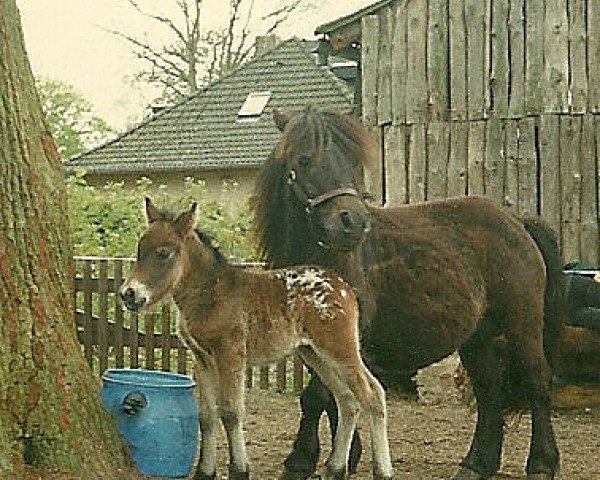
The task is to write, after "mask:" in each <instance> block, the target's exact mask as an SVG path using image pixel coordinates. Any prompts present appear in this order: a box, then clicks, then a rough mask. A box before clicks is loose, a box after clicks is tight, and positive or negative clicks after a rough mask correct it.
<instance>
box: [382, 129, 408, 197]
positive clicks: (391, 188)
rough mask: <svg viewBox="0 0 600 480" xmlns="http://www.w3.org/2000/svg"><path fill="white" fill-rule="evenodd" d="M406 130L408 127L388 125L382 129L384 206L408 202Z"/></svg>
mask: <svg viewBox="0 0 600 480" xmlns="http://www.w3.org/2000/svg"><path fill="white" fill-rule="evenodd" d="M407 128H410V127H405V126H404V125H390V126H387V127H385V128H384V133H383V141H384V155H385V164H384V169H385V205H389V206H391V205H402V204H404V203H407V202H408V195H407V192H408V178H407V169H406V165H407V163H406V162H407V159H406V134H405V131H406V129H407Z"/></svg>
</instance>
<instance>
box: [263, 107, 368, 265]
mask: <svg viewBox="0 0 600 480" xmlns="http://www.w3.org/2000/svg"><path fill="white" fill-rule="evenodd" d="M329 144H335V145H336V147H337V148H338V149H339V151H340V152H342V154H341V155H340V161H344V162H347V164H348V168H356V167H360V166H362V167H365V166H366V165H367V164H368V163H370V162H372V161H373V160H372V159H374V155H373V153H374V145H373V142H372V139H371V137H370V135H369V134H368V132H367V131H366V130H365V129H364V127H363V126H362V124H361V123H360V121H359V120H358V119H357V118H356V117H353V116H351V115H348V114H343V113H338V112H331V111H319V110H317V109H316V108H314V107H312V106H308V107H306V108H305V109H303V110H302V111H301V112H299V113H297V114H295V115H293V116H292V117H291V118H290V120H289V122H288V125H287V126H286V127H285V129H284V130H283V132H282V134H281V137H280V139H279V141H278V143H277V145H276V146H275V148H274V149H273V151H272V152H271V155H270V156H269V158H268V159H267V161H266V162H265V163H264V165H263V166H262V168H261V170H260V172H259V174H258V177H257V181H256V185H255V190H254V198H253V202H252V208H253V210H254V227H255V236H256V240H257V245H258V251H259V255H260V256H261V258H262V259H263V260H265V261H267V262H269V263H271V264H274V265H278V266H279V264H282V263H285V262H286V256H287V254H289V252H287V253H286V249H287V248H288V241H287V240H288V239H289V238H290V236H293V235H294V234H295V233H297V232H290V231H285V230H284V225H287V226H290V225H292V226H293V228H296V229H297V231H298V232H302V231H303V232H304V233H306V231H307V229H306V228H305V227H306V218H305V216H304V214H303V211H302V208H301V207H300V206H299V204H298V203H297V201H295V199H291V198H288V192H289V189H288V188H287V186H286V182H287V174H288V170H289V167H290V166H289V165H287V164H286V162H287V161H288V159H289V158H292V157H294V154H295V153H299V152H311V153H312V154H313V155H315V156H317V157H318V156H319V155H320V153H321V152H322V151H323V150H324V149H325V148H327V146H328V145H329ZM356 188H357V189H359V190H362V189H364V184H363V178H362V177H361V178H357V183H356ZM292 217H293V218H292Z"/></svg>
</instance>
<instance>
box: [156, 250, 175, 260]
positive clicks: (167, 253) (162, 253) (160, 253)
mask: <svg viewBox="0 0 600 480" xmlns="http://www.w3.org/2000/svg"><path fill="white" fill-rule="evenodd" d="M172 255H173V250H172V249H170V248H168V247H161V248H157V249H156V256H157V258H158V259H159V260H168V259H169V258H171V256H172Z"/></svg>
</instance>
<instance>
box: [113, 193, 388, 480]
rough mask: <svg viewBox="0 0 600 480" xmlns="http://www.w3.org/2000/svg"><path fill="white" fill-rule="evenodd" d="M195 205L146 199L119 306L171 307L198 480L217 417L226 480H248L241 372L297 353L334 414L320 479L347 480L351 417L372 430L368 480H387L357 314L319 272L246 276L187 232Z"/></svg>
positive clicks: (381, 411) (209, 469)
mask: <svg viewBox="0 0 600 480" xmlns="http://www.w3.org/2000/svg"><path fill="white" fill-rule="evenodd" d="M195 218H196V204H193V205H192V207H191V208H190V210H188V211H185V212H182V213H180V214H179V215H175V214H173V213H171V212H168V211H165V210H160V209H158V208H156V207H155V206H154V205H153V204H152V202H151V201H150V200H149V199H146V219H147V223H148V228H147V229H146V231H145V232H144V233H143V235H142V236H141V238H140V240H139V242H138V254H137V259H136V262H135V264H134V266H133V268H132V270H131V273H130V274H129V276H128V278H127V281H126V282H125V283H124V285H123V287H122V288H121V296H122V298H123V301H124V303H125V305H126V306H127V308H129V309H130V310H134V311H137V310H139V309H141V308H146V307H148V306H151V305H153V304H154V303H156V302H159V301H161V300H162V299H164V298H171V297H172V298H173V300H174V302H175V305H176V306H177V308H178V311H179V317H178V322H177V325H178V329H179V336H180V337H181V339H182V340H183V341H184V342H185V343H186V344H187V345H188V347H189V348H190V349H191V350H192V352H193V353H194V356H195V357H196V378H197V381H198V385H199V389H198V400H199V406H200V430H201V433H202V446H201V450H200V462H199V465H198V468H197V471H196V474H195V477H194V478H195V479H197V480H211V479H212V480H214V479H215V478H217V477H216V454H217V444H216V436H215V435H216V428H217V423H218V420H219V417H220V419H221V421H222V423H223V426H224V427H225V430H226V432H227V440H228V444H229V457H230V465H229V479H230V480H247V479H248V478H249V467H248V460H247V456H246V447H245V442H244V432H243V429H242V423H243V414H244V386H245V383H246V382H245V373H246V369H247V366H248V365H249V364H256V363H266V362H270V361H273V360H277V359H278V358H282V357H283V356H285V355H286V354H289V353H291V352H295V353H297V354H298V355H299V356H300V357H301V358H302V359H303V360H304V362H305V363H306V364H307V365H310V367H311V368H313V369H314V370H315V371H316V372H318V374H319V375H320V377H321V378H322V379H323V381H324V382H325V384H326V385H327V386H328V388H330V389H331V391H332V392H333V395H334V397H335V399H336V402H337V405H338V407H339V410H340V415H339V420H338V426H337V428H338V434H337V435H336V437H335V441H334V444H333V448H332V451H331V455H330V456H329V459H328V461H327V468H326V470H325V472H324V473H323V476H322V477H321V478H323V479H327V480H339V479H343V478H346V468H347V464H348V455H349V452H350V442H351V441H352V435H353V432H354V430H355V427H356V421H357V418H358V413H359V410H360V409H362V410H364V412H365V413H366V414H367V416H368V418H369V421H370V426H371V439H372V447H373V448H372V450H373V478H374V479H378V480H385V479H391V478H392V463H391V459H390V451H389V445H388V440H387V427H386V422H387V420H386V406H385V392H384V390H383V387H382V386H381V385H380V384H379V382H378V381H377V380H376V379H375V377H373V375H372V374H371V373H370V372H369V370H367V368H366V367H365V365H364V363H363V361H362V359H361V356H360V348H359V338H358V318H359V307H358V302H357V299H356V296H355V295H354V293H353V291H352V287H350V286H349V285H348V284H347V283H345V282H344V281H343V280H342V279H341V278H339V277H338V276H337V275H334V274H330V273H328V272H326V271H325V270H323V269H322V268H317V267H310V266H303V267H293V268H291V269H285V270H269V271H262V270H261V271H254V270H249V269H245V268H242V267H239V266H234V265H231V264H230V263H229V262H228V261H227V260H226V258H225V257H224V256H223V255H222V254H221V253H220V252H219V251H218V250H217V249H216V248H215V247H214V246H213V244H212V241H211V239H210V237H209V236H208V235H206V234H205V233H203V232H202V231H200V230H197V229H196V228H195V223H196V220H195Z"/></svg>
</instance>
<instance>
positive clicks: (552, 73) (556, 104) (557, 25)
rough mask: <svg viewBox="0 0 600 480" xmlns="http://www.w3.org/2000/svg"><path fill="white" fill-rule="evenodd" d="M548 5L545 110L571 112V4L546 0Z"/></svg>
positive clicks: (545, 29)
mask: <svg viewBox="0 0 600 480" xmlns="http://www.w3.org/2000/svg"><path fill="white" fill-rule="evenodd" d="M545 4H546V12H545V17H544V77H543V80H544V83H543V88H544V97H543V102H544V105H543V108H544V111H545V112H550V113H561V112H567V111H568V110H569V19H568V16H567V0H546V2H545ZM538 48H539V45H538ZM538 88H539V85H538Z"/></svg>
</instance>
